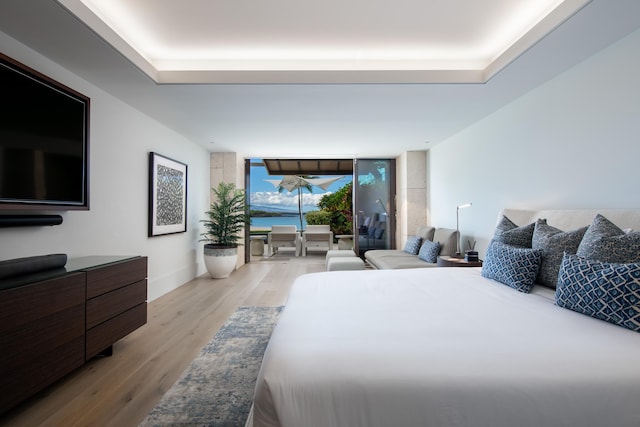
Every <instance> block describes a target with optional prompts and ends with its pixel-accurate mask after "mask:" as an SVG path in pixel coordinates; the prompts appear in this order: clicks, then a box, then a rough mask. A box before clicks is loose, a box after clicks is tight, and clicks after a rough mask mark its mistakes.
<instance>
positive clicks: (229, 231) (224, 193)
mask: <svg viewBox="0 0 640 427" xmlns="http://www.w3.org/2000/svg"><path fill="white" fill-rule="evenodd" d="M211 191H213V194H214V196H215V198H216V200H214V201H213V202H212V203H211V207H210V208H209V210H208V211H207V212H206V215H207V217H208V219H206V220H201V221H200V222H202V223H203V224H204V226H205V228H206V232H204V233H202V234H201V235H200V236H201V237H202V239H200V240H199V241H200V242H207V244H210V245H215V246H226V247H234V246H238V245H239V244H240V243H238V241H239V240H240V239H241V238H242V236H241V234H240V232H241V231H242V229H243V228H244V226H245V225H248V224H249V221H250V217H249V215H247V214H246V211H247V204H246V202H245V191H244V190H241V189H237V188H236V186H235V184H233V183H229V184H227V183H224V182H221V183H220V184H218V187H217V188H212V189H211Z"/></svg>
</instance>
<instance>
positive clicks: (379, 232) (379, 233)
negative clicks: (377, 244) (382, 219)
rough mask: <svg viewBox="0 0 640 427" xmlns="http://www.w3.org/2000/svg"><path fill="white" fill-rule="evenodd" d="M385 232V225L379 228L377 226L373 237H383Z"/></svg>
mask: <svg viewBox="0 0 640 427" xmlns="http://www.w3.org/2000/svg"><path fill="white" fill-rule="evenodd" d="M383 234H384V226H382V225H381V226H380V227H378V228H376V231H375V233H373V237H374V238H376V239H378V240H379V239H382V235H383Z"/></svg>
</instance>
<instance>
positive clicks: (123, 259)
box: [0, 256, 147, 413]
mask: <svg viewBox="0 0 640 427" xmlns="http://www.w3.org/2000/svg"><path fill="white" fill-rule="evenodd" d="M3 282H4V283H3V284H2V285H3V286H2V290H0V349H1V350H0V413H3V412H5V411H6V410H8V409H9V408H11V407H13V406H15V405H16V404H18V403H20V402H21V401H23V400H25V399H26V398H28V397H30V396H32V395H33V394H34V393H36V392H38V391H40V390H42V389H43V388H44V387H46V386H48V385H50V384H52V383H53V382H55V381H57V380H58V379H60V378H62V377H63V376H64V375H66V374H68V373H69V372H71V371H72V370H74V369H76V368H78V367H79V366H82V365H83V364H84V363H85V362H86V361H88V360H89V359H91V358H92V357H94V356H96V355H98V354H104V355H110V354H111V352H112V346H113V343H115V342H116V341H118V340H119V339H121V338H123V337H124V336H126V335H127V334H129V333H131V332H132V331H134V330H135V329H137V328H139V327H140V326H142V325H144V324H145V323H146V322H147V303H146V300H147V258H146V257H139V256H135V257H132V256H95V257H83V258H77V259H70V260H69V261H68V262H67V265H66V266H65V268H62V269H56V270H50V271H45V272H40V273H36V274H32V275H25V276H19V277H16V278H11V279H6V280H4V281H3Z"/></svg>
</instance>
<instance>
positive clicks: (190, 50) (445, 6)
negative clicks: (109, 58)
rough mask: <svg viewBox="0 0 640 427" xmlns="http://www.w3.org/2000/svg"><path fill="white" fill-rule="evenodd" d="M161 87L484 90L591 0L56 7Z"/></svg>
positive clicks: (212, 1)
mask: <svg viewBox="0 0 640 427" xmlns="http://www.w3.org/2000/svg"><path fill="white" fill-rule="evenodd" d="M59 1H60V3H61V4H63V5H64V6H65V7H66V8H68V9H69V10H70V11H71V12H72V13H73V14H74V15H76V16H77V17H78V18H80V19H81V20H83V21H84V22H85V23H86V24H87V25H88V26H89V27H91V28H92V29H93V30H94V31H95V32H96V33H98V34H99V35H100V36H101V37H103V38H104V39H105V40H107V41H108V42H109V43H110V44H111V45H113V46H114V47H115V48H116V49H118V50H120V51H121V52H122V53H123V54H124V55H125V56H126V57H127V58H128V59H129V60H130V61H131V62H132V63H134V64H136V65H137V66H138V67H139V68H140V69H141V70H142V71H144V72H145V73H147V75H148V76H149V77H150V78H152V79H153V80H154V81H156V82H159V83H432V82H438V83H443V82H447V83H482V82H485V81H486V80H487V79H488V78H489V77H491V76H492V75H493V74H495V73H496V72H497V71H498V70H499V69H501V68H502V67H503V66H504V65H505V64H507V63H508V62H510V61H511V60H513V59H514V58H516V57H517V56H519V55H520V54H521V53H522V52H524V51H525V50H526V49H528V48H529V47H531V46H532V45H533V44H534V43H536V42H537V41H538V40H540V38H542V37H543V36H544V35H546V34H547V33H548V32H549V31H551V30H552V29H553V28H555V27H556V26H558V25H559V24H560V23H562V22H563V21H564V20H566V19H567V18H568V17H570V16H572V15H573V14H574V13H576V12H577V11H578V10H580V9H581V8H582V7H583V6H584V5H585V4H587V3H589V1H590V0H517V1H514V0H483V1H482V2H478V1H473V0H449V1H441V0H440V1H438V0H436V1H434V0H431V1H422V0H394V1H393V2H388V1H382V0H350V1H344V0H324V1H321V2H316V1H300V0H270V1H269V2H252V3H250V4H248V3H246V2H245V1H221V0H183V1H180V2H171V1H164V2H158V1H157V0H137V1H131V0H59Z"/></svg>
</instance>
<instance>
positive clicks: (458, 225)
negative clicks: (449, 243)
mask: <svg viewBox="0 0 640 427" xmlns="http://www.w3.org/2000/svg"><path fill="white" fill-rule="evenodd" d="M469 206H471V203H465V204H463V205H460V206H456V231H457V232H458V238H457V239H456V258H460V255H461V253H460V209H464V208H468V207H469Z"/></svg>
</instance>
